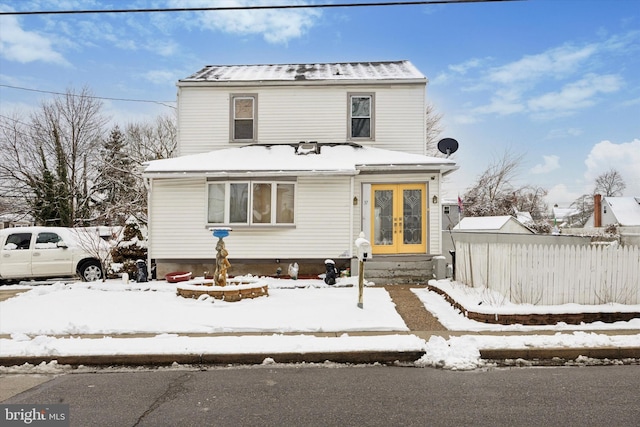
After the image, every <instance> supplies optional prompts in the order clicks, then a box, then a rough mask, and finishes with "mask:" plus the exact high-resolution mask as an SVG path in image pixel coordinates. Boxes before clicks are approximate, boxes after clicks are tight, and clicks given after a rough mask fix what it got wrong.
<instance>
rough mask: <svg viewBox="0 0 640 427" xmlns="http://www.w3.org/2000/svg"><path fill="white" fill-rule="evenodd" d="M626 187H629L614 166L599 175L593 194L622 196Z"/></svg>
mask: <svg viewBox="0 0 640 427" xmlns="http://www.w3.org/2000/svg"><path fill="white" fill-rule="evenodd" d="M625 188H627V185H626V184H625V182H624V180H623V179H622V176H621V175H620V173H619V172H618V171H617V170H615V169H613V168H612V169H609V170H608V171H607V172H605V173H603V174H601V175H598V177H597V178H596V186H595V189H594V190H593V194H601V195H602V196H605V197H615V196H621V195H622V192H623V191H624V189H625Z"/></svg>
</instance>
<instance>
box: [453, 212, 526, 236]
mask: <svg viewBox="0 0 640 427" xmlns="http://www.w3.org/2000/svg"><path fill="white" fill-rule="evenodd" d="M453 231H470V232H476V233H512V234H534V232H533V230H531V229H530V228H528V227H527V226H525V225H523V224H522V223H521V222H520V221H518V220H517V219H515V218H514V217H512V216H511V215H503V216H474V217H465V218H462V220H461V221H460V223H458V225H456V226H455V227H453Z"/></svg>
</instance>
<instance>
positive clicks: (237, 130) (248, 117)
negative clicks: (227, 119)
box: [231, 95, 257, 141]
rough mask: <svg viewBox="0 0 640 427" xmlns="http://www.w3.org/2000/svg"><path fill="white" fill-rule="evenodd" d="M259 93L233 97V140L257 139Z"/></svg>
mask: <svg viewBox="0 0 640 427" xmlns="http://www.w3.org/2000/svg"><path fill="white" fill-rule="evenodd" d="M256 101H257V95H234V96H232V97H231V117H232V118H231V140H232V141H254V140H256V104H257V102H256Z"/></svg>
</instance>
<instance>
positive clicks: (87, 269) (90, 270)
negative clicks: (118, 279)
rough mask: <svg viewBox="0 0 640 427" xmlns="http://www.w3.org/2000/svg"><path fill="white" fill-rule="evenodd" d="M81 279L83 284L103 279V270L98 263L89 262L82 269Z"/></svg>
mask: <svg viewBox="0 0 640 427" xmlns="http://www.w3.org/2000/svg"><path fill="white" fill-rule="evenodd" d="M79 272H80V277H82V281H83V282H95V281H96V280H100V279H102V268H100V263H99V262H98V261H87V262H85V263H84V264H82V266H81V267H80V271H79Z"/></svg>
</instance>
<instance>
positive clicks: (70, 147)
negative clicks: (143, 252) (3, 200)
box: [0, 87, 106, 226]
mask: <svg viewBox="0 0 640 427" xmlns="http://www.w3.org/2000/svg"><path fill="white" fill-rule="evenodd" d="M101 110H102V103H101V102H100V101H98V100H96V99H95V97H93V96H92V95H91V93H90V91H89V89H88V88H86V87H85V88H83V89H81V90H80V91H79V92H77V91H75V90H73V89H69V90H67V92H66V93H65V94H64V95H59V96H56V97H54V98H53V99H52V100H49V101H44V102H43V103H42V104H41V107H40V110H39V111H36V112H35V113H33V114H32V115H31V117H30V118H29V119H27V120H28V121H27V122H24V121H22V120H21V119H17V118H13V117H12V118H6V117H2V119H3V120H2V126H1V129H2V134H1V135H0V136H1V137H0V152H1V153H2V154H0V156H2V157H1V158H0V160H2V161H1V162H0V182H2V183H3V186H2V194H0V195H1V196H4V197H7V198H15V199H19V200H20V202H21V203H17V204H16V206H21V207H22V209H25V210H28V211H30V213H32V214H33V216H34V218H35V219H36V221H38V222H39V223H44V224H46V225H63V226H73V225H75V224H76V223H78V222H79V221H80V222H88V221H90V220H91V219H90V218H88V215H89V212H90V205H91V193H90V187H91V185H90V181H91V179H92V178H93V177H94V176H95V174H96V170H95V162H94V160H95V155H96V152H97V149H98V147H99V145H98V144H99V141H100V140H101V138H102V133H103V129H104V125H105V123H106V118H105V117H104V116H103V115H102V111H101Z"/></svg>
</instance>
